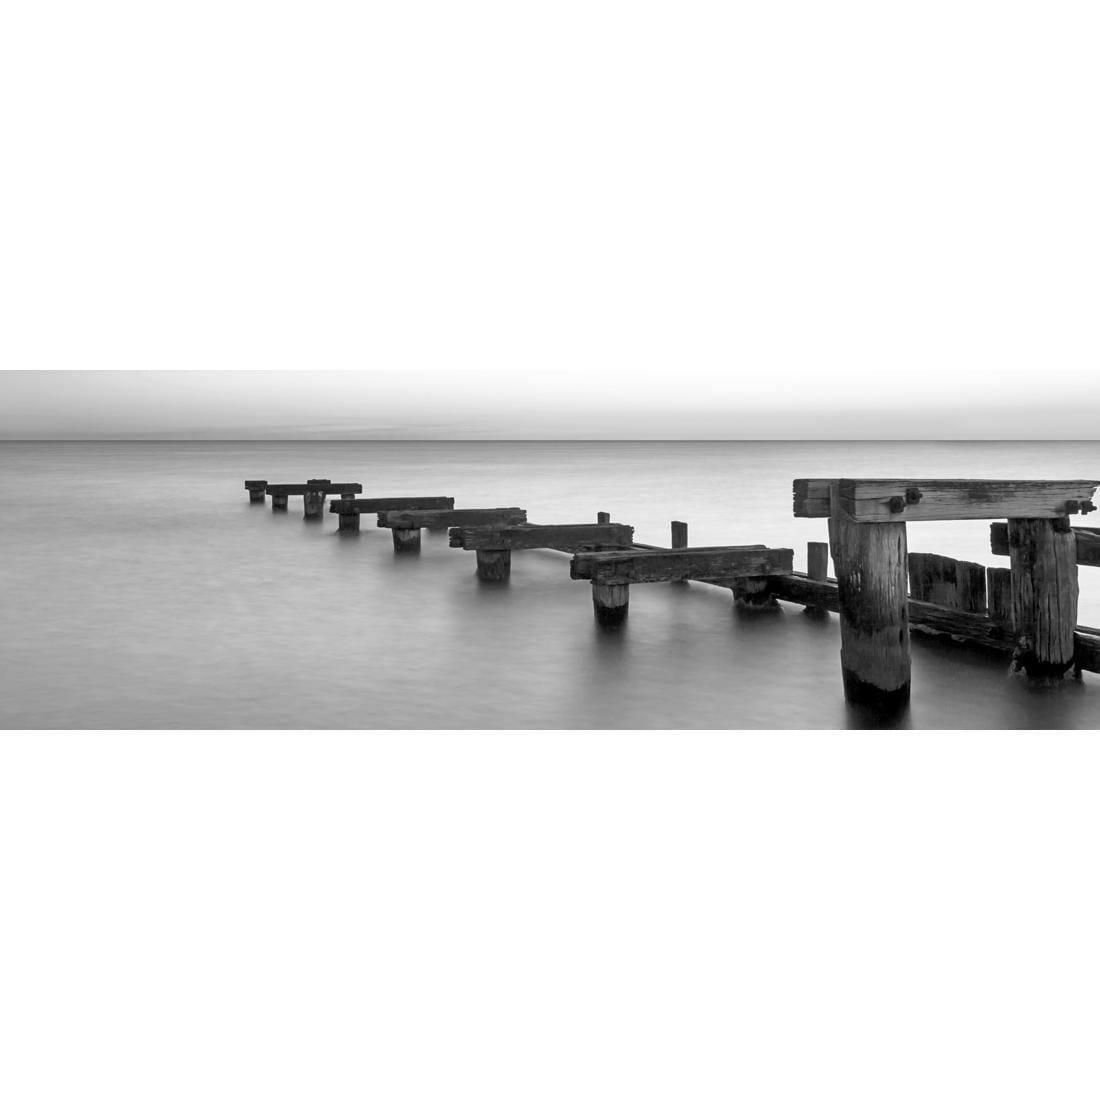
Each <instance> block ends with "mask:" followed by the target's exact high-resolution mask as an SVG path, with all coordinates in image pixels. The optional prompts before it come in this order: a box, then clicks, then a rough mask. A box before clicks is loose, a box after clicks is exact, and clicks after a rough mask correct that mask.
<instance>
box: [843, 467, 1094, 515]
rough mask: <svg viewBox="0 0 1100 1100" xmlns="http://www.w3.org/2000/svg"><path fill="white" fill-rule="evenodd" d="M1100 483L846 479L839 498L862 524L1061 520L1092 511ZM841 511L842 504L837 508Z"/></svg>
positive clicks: (850, 513)
mask: <svg viewBox="0 0 1100 1100" xmlns="http://www.w3.org/2000/svg"><path fill="white" fill-rule="evenodd" d="M1098 485H1100V481H989V480H966V481H943V480H936V479H934V480H923V479H921V478H911V479H907V480H905V481H898V480H885V479H877V478H841V479H840V480H839V481H838V482H837V486H838V500H839V503H840V507H841V508H842V509H843V510H844V513H845V515H846V516H847V518H849V519H850V520H853V521H854V522H856V523H898V522H905V523H909V522H912V521H915V520H946V519H1058V518H1061V517H1063V516H1067V515H1070V514H1073V513H1076V512H1079V511H1081V510H1082V506H1083V507H1084V509H1085V510H1086V511H1088V510H1091V508H1092V504H1091V501H1092V496H1093V494H1094V493H1095V492H1096V488H1097V486H1098ZM832 507H833V508H834V509H835V507H836V503H835V502H834V503H833V504H832Z"/></svg>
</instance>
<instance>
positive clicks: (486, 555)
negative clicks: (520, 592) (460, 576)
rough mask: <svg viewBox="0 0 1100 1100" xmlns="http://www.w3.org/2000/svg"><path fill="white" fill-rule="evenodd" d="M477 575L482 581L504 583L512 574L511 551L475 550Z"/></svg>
mask: <svg viewBox="0 0 1100 1100" xmlns="http://www.w3.org/2000/svg"><path fill="white" fill-rule="evenodd" d="M475 552H476V554H477V575H478V579H479V580H483V581H506V580H507V579H508V576H509V574H510V573H511V572H512V551H511V550H477V551H475Z"/></svg>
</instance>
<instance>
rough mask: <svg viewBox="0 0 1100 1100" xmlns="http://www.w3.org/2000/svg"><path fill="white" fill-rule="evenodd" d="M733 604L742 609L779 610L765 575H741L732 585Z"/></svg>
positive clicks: (777, 602)
mask: <svg viewBox="0 0 1100 1100" xmlns="http://www.w3.org/2000/svg"><path fill="white" fill-rule="evenodd" d="M733 603H734V606H735V607H737V608H739V609H740V610H742V611H779V610H780V607H779V601H778V600H776V598H775V595H774V594H773V593H772V591H771V586H770V585H769V583H768V578H767V577H741V578H740V579H738V580H737V581H735V582H734V585H733Z"/></svg>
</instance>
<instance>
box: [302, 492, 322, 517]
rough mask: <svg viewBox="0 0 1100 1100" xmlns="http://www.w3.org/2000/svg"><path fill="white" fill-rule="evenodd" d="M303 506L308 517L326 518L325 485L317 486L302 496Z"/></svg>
mask: <svg viewBox="0 0 1100 1100" xmlns="http://www.w3.org/2000/svg"><path fill="white" fill-rule="evenodd" d="M302 507H303V510H304V512H305V518H306V519H324V518H325V491H324V487H321V486H317V487H316V488H315V489H313V490H312V491H311V492H308V493H304V494H303V496H302Z"/></svg>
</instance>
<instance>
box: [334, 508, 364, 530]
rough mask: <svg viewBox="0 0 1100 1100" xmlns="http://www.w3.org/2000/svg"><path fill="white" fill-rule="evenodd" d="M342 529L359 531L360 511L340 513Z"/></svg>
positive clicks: (340, 527) (340, 528)
mask: <svg viewBox="0 0 1100 1100" xmlns="http://www.w3.org/2000/svg"><path fill="white" fill-rule="evenodd" d="M338 530H340V531H354V532H355V533H356V534H358V533H359V513H358V512H341V513H340V526H339V528H338Z"/></svg>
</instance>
